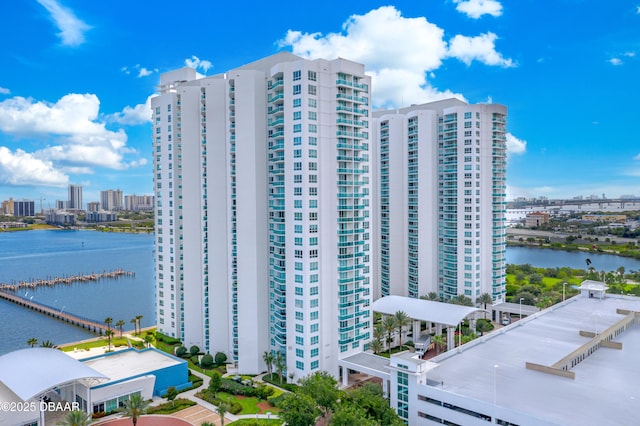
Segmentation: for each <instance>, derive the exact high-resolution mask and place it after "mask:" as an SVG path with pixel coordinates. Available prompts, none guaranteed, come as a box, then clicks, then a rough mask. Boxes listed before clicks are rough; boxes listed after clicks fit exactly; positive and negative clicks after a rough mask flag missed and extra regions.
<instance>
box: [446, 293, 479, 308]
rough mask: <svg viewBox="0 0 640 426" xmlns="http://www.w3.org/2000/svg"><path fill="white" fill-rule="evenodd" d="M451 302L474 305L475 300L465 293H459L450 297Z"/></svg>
mask: <svg viewBox="0 0 640 426" xmlns="http://www.w3.org/2000/svg"><path fill="white" fill-rule="evenodd" d="M449 303H453V304H454V305H461V306H473V301H472V300H471V298H469V297H467V296H465V295H464V294H459V295H457V296H456V297H452V298H451V299H449Z"/></svg>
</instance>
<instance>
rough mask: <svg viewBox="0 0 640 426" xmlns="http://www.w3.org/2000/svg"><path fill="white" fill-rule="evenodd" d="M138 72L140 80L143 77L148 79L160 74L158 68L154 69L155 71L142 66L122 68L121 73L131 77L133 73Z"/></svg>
mask: <svg viewBox="0 0 640 426" xmlns="http://www.w3.org/2000/svg"><path fill="white" fill-rule="evenodd" d="M136 70H137V71H138V78H141V77H148V76H150V75H151V74H153V73H157V72H158V68H154V69H149V68H146V67H143V66H140V64H136V65H135V66H133V67H127V66H125V67H122V68H120V71H122V72H123V73H125V74H127V75H130V74H131V72H132V71H136Z"/></svg>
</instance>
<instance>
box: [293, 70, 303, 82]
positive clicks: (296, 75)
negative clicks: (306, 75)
mask: <svg viewBox="0 0 640 426" xmlns="http://www.w3.org/2000/svg"><path fill="white" fill-rule="evenodd" d="M301 78H302V71H300V70H297V71H294V72H293V81H298V80H300V79H301Z"/></svg>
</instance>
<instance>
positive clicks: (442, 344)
mask: <svg viewBox="0 0 640 426" xmlns="http://www.w3.org/2000/svg"><path fill="white" fill-rule="evenodd" d="M432 340H433V344H434V345H436V353H437V354H439V353H440V350H441V349H444V348H446V347H447V341H446V340H445V338H444V337H443V336H442V334H436V335H435V336H433V339H432Z"/></svg>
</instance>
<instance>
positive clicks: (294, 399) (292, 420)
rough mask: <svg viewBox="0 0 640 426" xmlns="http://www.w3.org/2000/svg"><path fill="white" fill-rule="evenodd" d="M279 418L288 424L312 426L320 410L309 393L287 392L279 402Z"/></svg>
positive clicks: (291, 425) (290, 425) (292, 425)
mask: <svg viewBox="0 0 640 426" xmlns="http://www.w3.org/2000/svg"><path fill="white" fill-rule="evenodd" d="M280 409H281V411H280V413H279V416H280V419H281V420H282V421H284V422H285V423H286V424H287V425H288V426H313V425H315V422H316V418H317V417H318V415H319V414H320V411H319V410H318V408H317V407H316V403H315V401H314V400H313V398H311V397H310V396H309V395H302V394H297V393H287V394H285V395H284V396H283V397H282V401H281V402H280Z"/></svg>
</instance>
